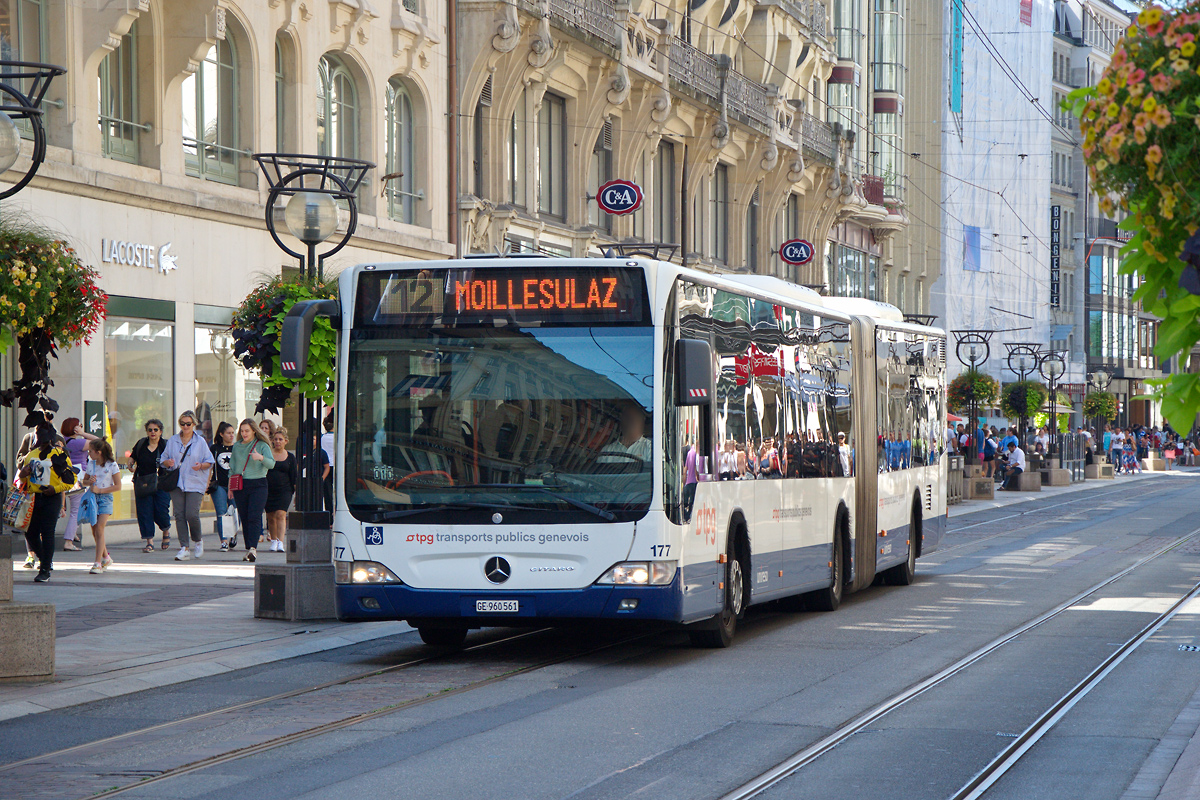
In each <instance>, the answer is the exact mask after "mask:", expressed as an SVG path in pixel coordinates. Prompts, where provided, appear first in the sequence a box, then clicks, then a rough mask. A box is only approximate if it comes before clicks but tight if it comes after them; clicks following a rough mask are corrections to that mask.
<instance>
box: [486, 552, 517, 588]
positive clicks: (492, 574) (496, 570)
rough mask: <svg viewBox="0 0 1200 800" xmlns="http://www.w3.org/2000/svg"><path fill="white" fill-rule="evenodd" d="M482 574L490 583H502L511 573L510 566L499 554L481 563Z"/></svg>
mask: <svg viewBox="0 0 1200 800" xmlns="http://www.w3.org/2000/svg"><path fill="white" fill-rule="evenodd" d="M483 574H484V576H485V577H486V578H487V579H488V580H489V581H491V582H492V583H504V582H505V581H506V580H508V576H509V575H512V567H510V566H509V564H508V562H507V561H505V560H504V559H503V558H501V557H500V556H492V557H491V558H489V559H488V560H487V563H486V564H484V565H483Z"/></svg>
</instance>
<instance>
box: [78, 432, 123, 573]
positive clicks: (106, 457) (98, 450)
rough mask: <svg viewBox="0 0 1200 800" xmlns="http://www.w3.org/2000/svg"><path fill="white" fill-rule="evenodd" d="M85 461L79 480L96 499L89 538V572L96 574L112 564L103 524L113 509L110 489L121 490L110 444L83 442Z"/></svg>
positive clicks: (106, 522) (94, 441) (111, 490)
mask: <svg viewBox="0 0 1200 800" xmlns="http://www.w3.org/2000/svg"><path fill="white" fill-rule="evenodd" d="M87 452H88V461H87V466H86V467H84V471H83V478H82V479H81V480H80V483H82V484H83V485H84V486H86V487H88V492H89V494H91V495H92V496H93V497H94V498H95V501H96V517H95V519H94V521H93V522H92V539H93V540H95V542H96V560H95V562H93V564H92V569H91V573H92V574H93V575H97V574H99V573H102V572H104V570H106V569H108V568H109V567H110V566H112V563H113V560H112V556H110V555H109V554H108V548H107V547H106V546H105V545H104V528H105V526H107V525H108V518H109V517H111V516H112V512H113V492H119V491H121V468H120V467H118V466H117V460H116V459H115V458H113V451H112V445H110V444H109V443H108V442H106V441H105V440H104V439H94V440H92V441H90V442H88V444H87Z"/></svg>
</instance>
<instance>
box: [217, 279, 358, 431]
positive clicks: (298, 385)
mask: <svg viewBox="0 0 1200 800" xmlns="http://www.w3.org/2000/svg"><path fill="white" fill-rule="evenodd" d="M336 296H337V284H336V283H321V282H317V281H313V282H292V281H285V280H283V279H282V278H273V279H271V280H269V281H267V282H265V283H263V284H261V285H259V287H258V288H257V289H255V290H254V291H252V292H251V293H250V294H249V295H248V296H247V297H246V299H245V300H243V301H242V304H241V305H240V306H239V307H238V309H237V311H236V312H235V313H234V315H233V325H232V326H231V327H232V331H233V338H234V347H233V354H234V357H235V358H236V359H237V360H238V362H239V363H240V364H241V365H242V366H243V367H244V368H245V369H248V370H258V371H259V372H260V373H261V374H262V376H263V392H262V396H261V397H260V398H259V401H258V405H257V406H256V407H255V411H278V410H279V409H280V408H282V407H283V406H284V405H286V404H287V400H288V397H289V396H290V395H291V393H292V391H294V390H298V391H300V392H302V393H303V394H304V395H305V396H307V397H308V398H310V399H313V400H315V399H317V398H321V400H323V401H324V402H325V403H327V404H328V403H332V402H333V398H334V391H335V388H336V386H337V384H336V379H335V375H334V366H335V364H336V362H337V332H336V331H335V330H334V329H333V325H332V324H331V323H330V321H329V320H328V319H326V318H325V317H317V320H316V322H315V324H314V325H313V332H312V338H311V339H310V340H309V346H308V365H307V369H306V371H305V375H304V377H303V378H302V379H300V380H295V379H293V378H285V377H284V376H283V371H282V369H281V368H280V366H279V335H280V331H281V330H282V328H283V319H284V317H286V316H287V313H288V312H289V311H290V310H291V309H292V306H294V305H296V303H298V302H300V301H301V300H321V299H327V298H332V297H336Z"/></svg>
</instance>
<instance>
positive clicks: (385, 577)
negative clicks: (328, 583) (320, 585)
mask: <svg viewBox="0 0 1200 800" xmlns="http://www.w3.org/2000/svg"><path fill="white" fill-rule="evenodd" d="M333 580H334V582H335V583H367V584H378V583H401V582H402V581H401V580H400V579H399V578H397V577H396V573H394V572H392V571H391V570H390V569H388V568H387V567H385V566H384V565H383V564H379V563H377V562H375V561H354V562H350V561H335V562H333Z"/></svg>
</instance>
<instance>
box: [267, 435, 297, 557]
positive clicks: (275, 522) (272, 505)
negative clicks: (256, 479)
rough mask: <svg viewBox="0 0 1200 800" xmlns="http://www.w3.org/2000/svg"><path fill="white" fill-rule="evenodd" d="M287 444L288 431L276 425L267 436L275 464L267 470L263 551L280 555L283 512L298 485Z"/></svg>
mask: <svg viewBox="0 0 1200 800" xmlns="http://www.w3.org/2000/svg"><path fill="white" fill-rule="evenodd" d="M288 441H289V440H288V429H287V428H285V427H283V426H282V425H280V426H279V427H278V428H276V429H275V435H274V436H272V437H271V458H273V459H275V464H274V466H272V467H271V468H270V469H269V470H267V505H266V512H267V538H268V540H269V543H268V545H267V549H268V550H269V551H271V552H280V553H282V552H283V536H284V534H285V533H286V532H287V512H288V508H289V507H290V506H291V505H292V496H293V495H295V493H296V485H297V484H298V483H300V468H299V467H298V466H297V459H296V456H295V454H294V453H292V452H290V451H289V450H288V449H287V446H288Z"/></svg>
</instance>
